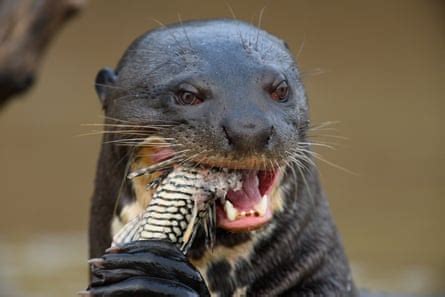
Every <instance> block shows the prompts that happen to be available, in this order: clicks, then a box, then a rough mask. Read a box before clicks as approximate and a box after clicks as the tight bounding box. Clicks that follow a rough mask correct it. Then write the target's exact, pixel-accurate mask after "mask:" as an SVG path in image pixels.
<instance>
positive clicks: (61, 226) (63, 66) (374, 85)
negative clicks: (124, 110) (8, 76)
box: [0, 0, 445, 297]
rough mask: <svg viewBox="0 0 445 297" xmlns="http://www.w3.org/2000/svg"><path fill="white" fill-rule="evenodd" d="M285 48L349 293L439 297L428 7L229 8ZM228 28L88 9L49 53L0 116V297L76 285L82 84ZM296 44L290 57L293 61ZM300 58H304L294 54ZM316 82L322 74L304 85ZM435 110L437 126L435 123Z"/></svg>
mask: <svg viewBox="0 0 445 297" xmlns="http://www.w3.org/2000/svg"><path fill="white" fill-rule="evenodd" d="M229 3H230V5H231V6H232V8H233V10H234V12H235V14H236V17H237V18H238V19H241V20H246V21H252V22H253V23H256V22H257V21H258V15H259V12H260V10H261V9H262V8H263V7H264V6H265V5H267V7H266V8H265V11H264V16H263V20H262V27H263V28H265V29H266V30H268V31H270V32H272V33H274V34H276V35H278V36H280V37H281V38H283V39H285V40H287V42H288V43H289V45H290V46H291V48H292V49H293V51H294V53H297V52H299V51H300V55H299V59H298V60H299V64H300V66H301V69H302V71H303V72H304V73H305V77H304V82H305V84H306V87H307V92H308V94H309V99H310V103H311V108H312V111H311V112H312V120H313V122H314V123H321V122H324V121H339V124H336V125H335V126H334V128H335V129H336V131H330V132H329V134H334V135H339V136H343V137H347V138H349V139H348V140H339V139H330V138H329V137H327V138H324V140H325V141H332V140H334V141H335V142H336V143H337V145H336V148H337V149H336V150H335V151H326V150H322V151H320V150H319V152H320V153H322V154H323V156H324V157H325V158H326V159H328V160H329V161H331V162H334V163H336V164H339V165H341V166H343V167H346V168H348V169H350V170H352V171H354V172H357V173H358V175H357V176H355V175H351V174H348V173H345V172H343V171H341V170H338V169H336V168H333V167H331V166H329V165H326V164H323V163H320V168H321V174H322V178H323V182H324V186H325V190H326V192H327V193H328V196H329V198H330V202H331V206H332V211H333V213H334V216H335V219H336V222H337V225H338V227H339V229H340V232H341V234H342V237H343V241H344V245H345V246H346V250H347V253H348V255H349V257H350V260H351V263H352V266H353V270H354V275H355V278H356V280H357V282H358V284H359V286H362V287H368V288H373V289H378V290H388V291H397V292H411V293H418V294H419V293H426V294H428V293H440V292H445V236H444V234H445V233H444V231H443V228H444V225H445V224H444V223H445V216H444V215H443V211H444V202H443V198H444V194H445V184H444V177H445V176H444V172H445V156H444V152H443V145H444V142H443V141H444V140H443V137H442V136H443V128H445V126H444V124H445V118H444V117H443V108H444V107H445V100H444V99H445V98H444V95H443V94H445V62H444V61H445V60H444V58H445V10H444V9H445V5H444V3H443V2H442V1H438V0H437V1H425V0H418V1H415V0H412V1H408V0H399V1H396V0H392V1H385V0H374V1H353V0H350V1H308V0H299V1H292V0H289V1H284V0H279V1H268V2H267V1H238V2H236V1H229ZM178 14H180V16H181V19H182V20H188V19H197V18H213V17H228V18H231V17H232V15H231V13H230V10H229V9H228V8H227V6H226V4H225V2H224V1H219V0H218V1H204V0H202V1H187V2H186V1H179V0H178V1H171V0H166V1H149V0H138V1H136V0H133V1H124V0H95V1H90V2H89V5H88V6H87V7H86V9H84V10H83V12H82V13H81V15H80V16H79V17H78V18H76V19H74V20H73V21H71V22H70V23H69V24H67V26H66V27H65V29H64V30H63V31H62V32H60V34H58V35H57V36H56V39H55V40H54V42H53V43H52V44H51V45H50V49H49V51H48V52H47V55H46V58H45V59H44V62H43V67H42V69H41V71H40V73H39V78H38V82H37V84H36V85H35V87H34V88H33V89H32V90H31V92H29V93H28V94H27V95H26V96H24V97H23V98H20V99H16V100H13V101H12V103H11V104H9V105H8V106H6V108H4V109H3V110H2V111H1V112H0V135H1V139H0V164H1V168H2V170H0V197H1V215H0V296H33V297H37V296H74V294H75V292H76V291H78V290H79V289H82V288H84V287H85V285H86V283H87V269H86V259H87V240H86V233H87V223H88V211H89V209H88V208H89V198H90V195H91V193H92V187H93V179H94V172H95V165H96V164H95V163H96V159H97V156H98V150H99V145H100V141H101V139H100V137H98V136H83V137H77V135H79V134H83V133H88V132H89V131H91V130H92V129H93V128H92V127H85V126H82V124H85V123H101V122H102V118H101V115H102V111H101V108H100V105H99V102H98V100H97V98H96V96H95V93H94V88H93V81H94V77H95V75H96V72H97V71H98V70H99V69H100V68H101V67H103V66H106V65H108V66H114V65H115V64H116V63H117V60H118V59H119V58H120V56H121V54H122V53H123V51H124V50H125V48H126V47H127V46H128V45H129V43H130V42H131V41H132V40H133V39H134V38H136V37H137V36H138V35H140V34H141V33H143V32H144V31H145V30H147V29H150V28H153V27H155V26H158V24H157V22H156V21H154V20H153V19H156V20H159V21H160V22H162V23H171V22H176V21H178ZM302 43H304V47H302ZM301 48H302V50H300V49H301ZM320 69H321V70H323V72H324V73H323V74H318V73H319V72H320V71H319V70H320ZM441 111H442V112H441Z"/></svg>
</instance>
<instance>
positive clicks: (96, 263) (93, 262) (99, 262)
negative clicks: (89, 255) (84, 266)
mask: <svg viewBox="0 0 445 297" xmlns="http://www.w3.org/2000/svg"><path fill="white" fill-rule="evenodd" d="M104 262H105V260H104V259H102V258H93V259H89V260H88V264H90V265H93V266H95V267H98V268H102V267H103V264H104Z"/></svg>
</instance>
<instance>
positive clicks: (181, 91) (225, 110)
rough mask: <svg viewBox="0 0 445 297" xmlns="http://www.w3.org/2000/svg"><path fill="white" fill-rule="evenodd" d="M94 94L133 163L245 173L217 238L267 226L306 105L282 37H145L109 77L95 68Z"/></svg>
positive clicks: (205, 26)
mask: <svg viewBox="0 0 445 297" xmlns="http://www.w3.org/2000/svg"><path fill="white" fill-rule="evenodd" d="M96 89H97V93H98V95H99V98H100V99H101V102H102V104H103V108H104V109H105V112H106V116H107V124H108V127H110V129H111V130H113V131H114V132H116V133H110V134H108V136H106V140H107V141H111V142H113V143H117V144H125V146H119V147H116V150H115V152H116V154H118V155H119V156H117V157H119V158H120V157H124V158H125V156H128V155H132V157H131V156H130V157H128V162H131V163H133V164H137V165H133V166H134V167H137V166H143V165H147V163H153V162H158V161H160V160H163V159H166V158H178V159H181V160H190V161H193V162H196V163H201V164H206V165H208V166H213V167H227V168H234V169H237V170H240V171H241V172H242V174H243V186H242V189H241V190H239V191H236V192H229V193H228V194H227V200H226V204H225V205H218V208H217V215H218V219H217V221H218V222H217V223H218V226H219V227H220V230H219V232H220V233H221V234H222V235H221V234H220V235H218V234H217V240H224V238H226V240H228V241H233V238H236V237H237V236H238V238H244V239H245V238H247V237H248V236H249V235H246V234H248V233H249V232H246V231H250V230H253V229H257V228H259V227H261V226H263V225H264V224H266V223H268V222H269V221H270V220H272V219H273V215H274V213H276V212H279V211H280V207H279V205H280V201H278V200H279V199H281V198H280V195H279V186H280V183H283V182H284V180H285V179H286V178H292V177H290V176H289V175H290V174H289V172H292V171H293V170H294V168H291V167H293V166H295V164H297V165H302V164H304V162H305V159H304V158H303V156H304V154H301V152H302V151H301V147H304V144H305V131H306V129H307V124H308V107H307V102H306V97H305V92H304V88H303V85H302V83H301V81H300V78H299V72H298V70H297V66H296V63H295V61H294V59H293V57H292V55H291V53H290V52H289V50H288V48H287V46H286V44H285V43H284V42H283V41H282V40H280V39H278V38H277V37H275V36H272V35H270V34H269V33H267V32H265V31H263V30H260V29H258V28H255V27H253V26H251V25H248V24H245V23H242V22H238V21H227V20H216V21H203V22H191V23H184V24H178V25H172V26H168V27H165V28H161V29H157V30H154V31H151V32H149V33H147V34H145V35H143V36H142V37H140V38H139V39H137V40H136V41H135V42H134V43H133V44H132V45H131V46H130V47H129V49H128V50H127V51H126V53H125V54H124V56H123V57H122V59H121V61H120V62H119V64H118V66H117V69H116V70H115V71H114V70H111V69H103V70H101V71H100V72H99V74H98V76H97V80H96ZM119 131H120V132H119ZM297 148H300V149H297ZM129 152H135V153H134V154H129ZM299 153H300V154H301V156H302V158H300V157H299ZM144 163H145V164H144ZM299 163H300V164H299ZM300 167H301V166H300ZM146 182H147V181H146V180H145V181H144V182H143V183H146ZM132 186H133V188H137V187H138V186H137V185H135V184H133V185H132ZM134 192H135V193H136V194H135V195H136V196H138V195H139V194H140V193H141V192H140V191H138V190H137V189H136V190H134ZM138 193H139V194H138ZM140 195H142V194H140ZM136 199H139V198H138V197H136ZM235 231H237V232H240V231H241V234H240V233H238V234H235V233H234V232H235ZM227 238H231V239H227Z"/></svg>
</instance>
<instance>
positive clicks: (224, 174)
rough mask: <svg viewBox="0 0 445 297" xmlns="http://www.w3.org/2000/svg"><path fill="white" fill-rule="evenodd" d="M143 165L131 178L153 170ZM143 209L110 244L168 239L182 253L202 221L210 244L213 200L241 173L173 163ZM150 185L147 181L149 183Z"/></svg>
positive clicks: (238, 185)
mask: <svg viewBox="0 0 445 297" xmlns="http://www.w3.org/2000/svg"><path fill="white" fill-rule="evenodd" d="M156 168H157V167H153V168H152V169H150V168H143V169H139V170H138V171H136V173H130V174H129V177H130V178H131V179H132V178H135V177H137V176H141V175H144V174H148V173H152V172H154V171H156ZM152 184H153V185H156V188H155V192H154V193H153V196H152V199H151V201H150V203H149V204H148V206H147V208H146V209H145V211H144V212H143V213H142V214H140V215H138V216H136V217H135V218H134V219H133V220H131V221H130V222H128V223H127V224H126V225H125V226H124V227H123V228H122V229H121V230H120V231H119V232H118V233H117V234H116V235H115V236H114V238H113V244H112V245H113V246H119V245H122V244H125V243H128V242H131V241H135V240H149V239H158V240H170V241H172V242H173V243H174V244H176V245H177V246H178V248H179V249H180V250H181V251H182V252H183V253H184V254H186V253H187V251H188V249H189V247H190V246H191V244H192V242H193V239H194V236H195V234H196V230H197V229H198V225H199V224H200V223H203V227H204V231H205V232H206V242H207V243H208V244H209V245H213V241H214V228H215V219H216V214H215V203H214V202H215V201H216V199H222V200H224V199H225V195H226V193H227V192H228V191H229V190H230V189H232V190H238V189H240V188H241V174H240V173H239V172H236V171H229V170H228V169H208V168H203V167H201V166H196V165H193V164H184V165H181V166H179V165H176V166H173V168H172V169H171V170H170V172H169V173H167V174H164V175H163V177H161V181H160V182H159V181H156V182H154V183H152ZM149 185H150V184H149Z"/></svg>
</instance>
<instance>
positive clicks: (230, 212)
mask: <svg viewBox="0 0 445 297" xmlns="http://www.w3.org/2000/svg"><path fill="white" fill-rule="evenodd" d="M224 210H225V211H226V215H227V218H228V219H229V220H230V221H234V220H235V219H236V217H237V216H238V210H237V209H236V208H235V207H233V204H232V203H231V202H230V201H229V200H228V199H227V200H226V202H225V203H224Z"/></svg>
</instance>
